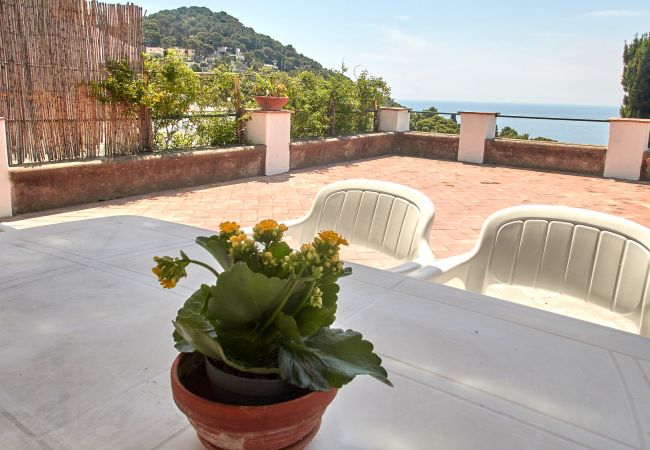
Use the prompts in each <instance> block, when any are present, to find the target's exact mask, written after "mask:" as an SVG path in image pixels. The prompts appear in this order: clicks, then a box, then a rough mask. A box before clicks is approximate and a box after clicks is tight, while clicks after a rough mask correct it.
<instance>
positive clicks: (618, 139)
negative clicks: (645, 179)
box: [603, 119, 650, 180]
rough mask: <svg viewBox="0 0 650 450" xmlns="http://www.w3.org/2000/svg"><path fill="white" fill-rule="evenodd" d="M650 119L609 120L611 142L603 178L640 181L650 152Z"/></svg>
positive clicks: (608, 145) (608, 147) (608, 144)
mask: <svg viewBox="0 0 650 450" xmlns="http://www.w3.org/2000/svg"><path fill="white" fill-rule="evenodd" d="M648 136H650V119H609V142H608V143H607V154H606V156H605V173H604V174H603V176H605V177H612V178H622V179H625V180H638V179H639V177H640V176H641V163H642V161H643V153H644V152H645V151H646V150H648Z"/></svg>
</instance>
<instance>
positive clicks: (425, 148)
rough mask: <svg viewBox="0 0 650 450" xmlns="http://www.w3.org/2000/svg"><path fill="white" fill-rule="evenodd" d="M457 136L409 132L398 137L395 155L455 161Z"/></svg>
mask: <svg viewBox="0 0 650 450" xmlns="http://www.w3.org/2000/svg"><path fill="white" fill-rule="evenodd" d="M458 142H459V136H458V135H457V134H442V133H423V132H418V131H409V132H408V133H403V134H400V135H399V136H398V139H397V148H396V149H395V153H396V154H398V155H404V156H416V157H420V158H430V159H447V160H451V161H455V160H456V158H457V156H458Z"/></svg>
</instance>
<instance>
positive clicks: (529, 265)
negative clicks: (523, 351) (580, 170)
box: [467, 205, 650, 335]
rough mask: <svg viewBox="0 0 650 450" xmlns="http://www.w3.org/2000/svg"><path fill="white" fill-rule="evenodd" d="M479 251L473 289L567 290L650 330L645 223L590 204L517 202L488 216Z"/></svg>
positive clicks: (649, 243) (649, 238)
mask: <svg viewBox="0 0 650 450" xmlns="http://www.w3.org/2000/svg"><path fill="white" fill-rule="evenodd" d="M476 252H477V253H476V255H475V260H474V261H473V263H472V265H471V269H470V273H469V274H468V283H467V288H468V289H470V290H480V291H483V290H484V289H485V288H486V287H487V286H489V285H490V284H494V283H505V284H514V285H520V286H529V287H535V288H540V289H546V290H550V291H554V292H560V293H564V294H568V295H571V296H573V297H576V298H580V299H583V300H585V301H588V302H591V303H594V304H597V305H598V306H602V307H605V308H608V309H610V310H611V311H615V312H618V313H621V314H625V315H629V317H630V319H632V320H633V321H634V322H635V323H636V324H637V325H638V326H639V330H640V334H642V335H650V312H649V311H648V310H647V307H648V306H650V288H649V286H648V274H649V272H650V230H649V229H648V228H646V227H644V226H641V225H639V224H637V223H634V222H631V221H629V220H626V219H622V218H619V217H615V216H611V215H608V214H603V213H598V212H595V211H588V210H585V209H578V208H569V207H561V206H542V205H531V206H517V207H513V208H508V209H504V210H502V211H499V212H497V213H495V214H493V215H492V216H490V217H489V218H488V219H487V220H486V222H485V224H484V225H483V229H482V230H481V235H480V237H479V242H478V243H477V247H476ZM470 285H471V286H470Z"/></svg>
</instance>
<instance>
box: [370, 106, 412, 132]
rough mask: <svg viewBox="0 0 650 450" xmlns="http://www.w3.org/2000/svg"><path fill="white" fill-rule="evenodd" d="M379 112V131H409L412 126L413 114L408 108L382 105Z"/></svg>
mask: <svg viewBox="0 0 650 450" xmlns="http://www.w3.org/2000/svg"><path fill="white" fill-rule="evenodd" d="M377 114H379V131H397V132H403V131H408V130H409V128H410V125H411V124H410V122H411V114H410V113H409V110H408V108H392V107H382V108H379V111H377Z"/></svg>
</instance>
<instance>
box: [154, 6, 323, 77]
mask: <svg viewBox="0 0 650 450" xmlns="http://www.w3.org/2000/svg"><path fill="white" fill-rule="evenodd" d="M144 39H145V44H146V45H147V46H148V47H181V48H188V49H193V50H194V51H195V52H194V55H193V60H194V61H195V62H196V63H197V65H198V66H200V67H203V68H206V67H209V66H212V65H214V64H215V63H221V62H225V63H230V62H232V61H235V62H236V63H237V64H241V65H245V66H247V67H251V68H259V67H261V66H263V65H265V64H269V65H274V66H277V68H278V69H280V70H284V71H291V70H296V69H307V70H312V71H318V72H320V71H323V67H322V66H321V65H320V64H319V63H318V62H316V61H314V60H313V59H311V58H308V57H306V56H304V55H303V54H301V53H298V52H297V51H296V49H294V48H293V46H291V45H282V44H281V43H280V42H278V41H276V40H275V39H272V38H270V37H269V36H266V35H264V34H259V33H256V32H255V30H253V29H252V28H250V27H246V26H244V25H243V24H242V23H241V22H240V21H239V20H237V19H236V18H235V17H233V16H231V15H229V14H227V13H225V12H223V11H221V12H213V11H211V10H210V9H208V8H205V7H198V6H191V7H182V8H177V9H171V10H164V11H159V12H157V13H154V14H151V15H150V16H147V17H145V19H144ZM236 49H240V52H237V51H236ZM242 56H243V58H242Z"/></svg>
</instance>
